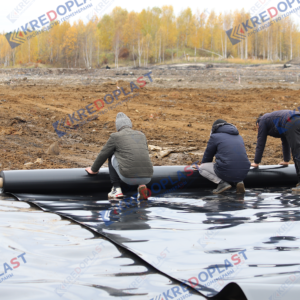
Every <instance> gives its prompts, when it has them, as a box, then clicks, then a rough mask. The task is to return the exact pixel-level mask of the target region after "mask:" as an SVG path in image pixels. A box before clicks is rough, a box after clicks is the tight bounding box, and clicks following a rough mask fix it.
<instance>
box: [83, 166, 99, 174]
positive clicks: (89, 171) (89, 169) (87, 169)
mask: <svg viewBox="0 0 300 300" xmlns="http://www.w3.org/2000/svg"><path fill="white" fill-rule="evenodd" d="M85 170H86V171H87V172H88V173H89V174H91V175H96V174H98V173H99V171H98V172H93V171H92V168H91V167H88V168H86V169H85Z"/></svg>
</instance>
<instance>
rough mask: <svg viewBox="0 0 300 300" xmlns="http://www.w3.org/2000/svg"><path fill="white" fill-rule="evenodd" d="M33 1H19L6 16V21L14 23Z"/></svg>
mask: <svg viewBox="0 0 300 300" xmlns="http://www.w3.org/2000/svg"><path fill="white" fill-rule="evenodd" d="M33 2H35V0H23V1H21V2H20V3H19V4H18V5H17V6H16V7H15V8H14V9H13V10H12V11H11V12H10V14H9V15H8V16H7V19H8V20H9V21H11V22H12V23H14V22H16V21H17V20H18V19H19V17H20V16H21V15H22V14H23V13H24V12H25V11H26V10H27V8H28V7H30V6H31V4H32V3H33Z"/></svg>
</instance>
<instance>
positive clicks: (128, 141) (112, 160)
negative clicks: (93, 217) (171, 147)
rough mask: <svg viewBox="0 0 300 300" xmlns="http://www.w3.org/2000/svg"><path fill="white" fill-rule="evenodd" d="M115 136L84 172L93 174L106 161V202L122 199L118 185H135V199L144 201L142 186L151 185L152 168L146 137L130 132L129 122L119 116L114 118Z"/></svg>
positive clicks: (140, 133)
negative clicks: (107, 175) (107, 184)
mask: <svg viewBox="0 0 300 300" xmlns="http://www.w3.org/2000/svg"><path fill="white" fill-rule="evenodd" d="M116 129H117V132H116V133H112V134H111V135H110V138H109V140H108V141H107V143H106V144H105V145H104V147H103V148H102V150H101V152H100V154H99V155H98V157H97V158H96V160H95V162H94V164H93V166H92V167H90V168H86V171H87V172H88V173H89V174H97V173H98V171H99V169H100V168H101V166H102V165H103V164H104V162H105V161H106V160H107V159H108V168H109V175H110V179H111V183H112V185H113V187H112V190H111V192H110V193H109V194H108V197H109V198H123V196H124V195H123V193H122V190H121V185H120V184H121V181H123V182H125V183H126V184H128V185H138V186H139V187H138V199H139V200H142V199H147V198H148V190H147V187H146V184H148V183H149V182H150V181H151V177H152V175H153V166H152V162H151V160H150V157H149V151H148V145H147V139H146V136H145V135H144V134H143V133H142V132H140V131H137V130H133V129H132V123H131V120H130V119H129V118H128V117H127V116H126V115H125V114H124V113H122V112H120V113H118V114H117V118H116Z"/></svg>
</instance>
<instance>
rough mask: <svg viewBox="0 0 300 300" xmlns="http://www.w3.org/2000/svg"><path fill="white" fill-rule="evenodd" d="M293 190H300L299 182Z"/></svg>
mask: <svg viewBox="0 0 300 300" xmlns="http://www.w3.org/2000/svg"><path fill="white" fill-rule="evenodd" d="M292 191H293V192H298V193H299V192H300V183H297V185H296V187H294V188H292Z"/></svg>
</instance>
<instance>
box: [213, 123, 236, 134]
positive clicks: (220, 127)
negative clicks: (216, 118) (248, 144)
mask: <svg viewBox="0 0 300 300" xmlns="http://www.w3.org/2000/svg"><path fill="white" fill-rule="evenodd" d="M213 133H227V134H231V135H239V131H238V129H237V128H236V127H235V126H234V125H233V124H230V123H227V122H225V123H219V124H216V125H214V126H213V127H212V131H211V134H213Z"/></svg>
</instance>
